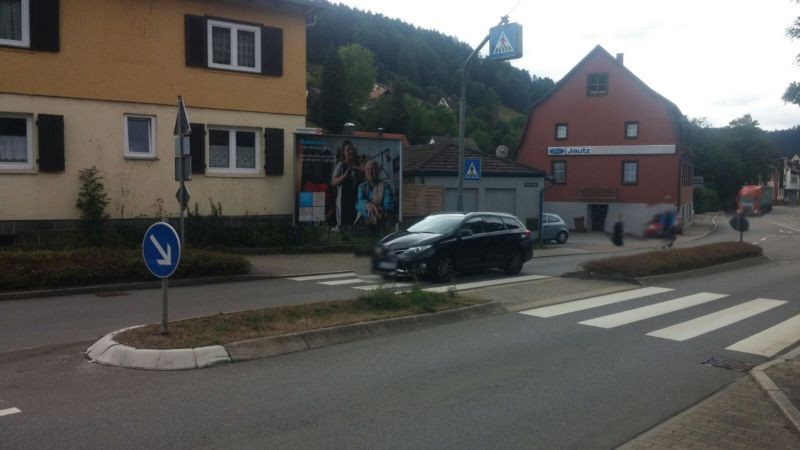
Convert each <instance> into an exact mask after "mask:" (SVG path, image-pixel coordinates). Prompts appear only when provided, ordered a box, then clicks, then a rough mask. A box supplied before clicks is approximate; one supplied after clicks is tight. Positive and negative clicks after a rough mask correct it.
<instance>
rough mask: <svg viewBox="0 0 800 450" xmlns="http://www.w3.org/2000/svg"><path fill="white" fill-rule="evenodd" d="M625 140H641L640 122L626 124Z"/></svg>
mask: <svg viewBox="0 0 800 450" xmlns="http://www.w3.org/2000/svg"><path fill="white" fill-rule="evenodd" d="M625 139H639V122H625Z"/></svg>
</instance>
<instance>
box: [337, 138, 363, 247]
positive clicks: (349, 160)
mask: <svg viewBox="0 0 800 450" xmlns="http://www.w3.org/2000/svg"><path fill="white" fill-rule="evenodd" d="M358 161H359V159H358V153H357V152H356V149H355V148H353V143H352V142H350V141H344V142H343V143H342V160H341V161H339V162H338V163H337V164H336V167H334V169H333V175H332V177H331V184H332V185H333V186H336V188H337V190H336V227H337V229H338V230H339V231H341V233H342V235H343V236H345V237H347V234H346V232H347V231H348V230H349V227H350V225H352V224H353V223H354V222H355V220H356V208H355V204H356V191H357V190H358V186H359V184H361V182H362V181H363V179H364V177H363V175H362V174H361V169H360V168H359V166H358ZM345 228H347V229H348V230H346V229H345Z"/></svg>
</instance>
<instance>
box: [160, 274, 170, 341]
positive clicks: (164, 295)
mask: <svg viewBox="0 0 800 450" xmlns="http://www.w3.org/2000/svg"><path fill="white" fill-rule="evenodd" d="M168 292H169V278H162V279H161V334H167V333H168V331H167V304H168Z"/></svg>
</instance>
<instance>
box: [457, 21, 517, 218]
mask: <svg viewBox="0 0 800 450" xmlns="http://www.w3.org/2000/svg"><path fill="white" fill-rule="evenodd" d="M507 23H508V16H503V17H502V18H501V19H500V23H499V25H505V24H507ZM487 42H489V35H488V34H487V35H486V37H485V38H483V40H482V41H481V43H480V44H479V45H478V46H477V47H475V50H473V51H472V53H470V54H469V57H467V60H466V61H464V69H463V70H462V72H461V99H460V100H459V101H458V196H457V197H456V209H458V210H459V211H462V212H463V211H464V173H463V171H464V129H465V127H466V123H465V122H466V115H467V100H466V99H467V69H468V68H469V63H471V62H472V58H474V57H475V55H477V54H478V52H479V51H481V49H482V48H483V46H484V45H486V43H487Z"/></svg>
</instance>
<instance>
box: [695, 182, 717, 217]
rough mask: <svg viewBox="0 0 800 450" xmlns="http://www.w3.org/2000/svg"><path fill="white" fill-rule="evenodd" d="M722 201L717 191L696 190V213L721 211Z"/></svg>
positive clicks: (707, 189) (705, 188)
mask: <svg viewBox="0 0 800 450" xmlns="http://www.w3.org/2000/svg"><path fill="white" fill-rule="evenodd" d="M719 209H720V201H719V195H718V194H717V191H715V190H713V189H711V188H707V187H704V188H701V189H695V190H694V211H695V212H696V213H698V214H702V213H706V212H714V211H719Z"/></svg>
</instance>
